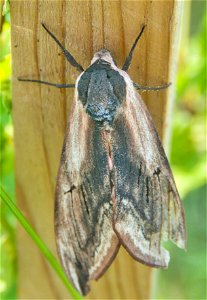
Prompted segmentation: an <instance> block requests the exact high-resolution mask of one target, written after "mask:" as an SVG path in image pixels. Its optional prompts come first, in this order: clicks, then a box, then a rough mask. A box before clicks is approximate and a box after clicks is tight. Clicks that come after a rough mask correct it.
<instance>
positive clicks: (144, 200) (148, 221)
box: [112, 71, 186, 267]
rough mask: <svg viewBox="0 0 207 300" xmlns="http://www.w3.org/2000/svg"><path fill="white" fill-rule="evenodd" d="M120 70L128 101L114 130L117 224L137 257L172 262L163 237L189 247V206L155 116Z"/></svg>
mask: <svg viewBox="0 0 207 300" xmlns="http://www.w3.org/2000/svg"><path fill="white" fill-rule="evenodd" d="M120 73H122V74H123V76H124V79H125V81H126V101H125V103H124V104H123V109H122V110H121V111H120V112H121V113H119V115H117V118H116V119H115V121H114V127H113V128H114V130H113V133H112V141H113V147H112V148H113V151H112V154H113V164H114V180H115V181H114V185H115V194H116V201H115V203H114V229H115V231H116V233H117V235H118V236H119V239H120V241H121V243H122V244H123V246H124V247H125V248H126V249H127V250H128V251H129V253H130V254H131V255H132V256H133V257H134V258H136V259H137V260H139V261H141V262H143V263H146V264H148V265H151V266H156V267H167V265H168V262H169V253H168V252H167V251H166V250H165V249H164V248H163V247H162V245H161V242H162V241H166V240H167V239H171V240H172V241H173V242H174V243H176V244H177V245H178V246H179V247H181V248H185V240H186V238H185V220H184V213H183V208H182V204H181V202H180V198H179V195H178V193H177V189H176V186H175V182H174V179H173V176H172V173H171V170H170V167H169V163H168V161H167V158H166V155H165V153H164V150H163V147H162V145H161V142H160V140H159V137H158V134H157V131H156V129H155V126H154V124H153V121H152V118H151V116H150V114H149V112H148V111H147V108H146V106H145V104H144V103H143V101H142V99H141V97H140V95H139V94H138V93H137V92H136V91H135V89H134V87H133V83H132V81H131V80H130V78H129V76H128V75H127V74H124V73H123V71H122V72H120ZM117 145H118V146H117ZM126 211H127V213H126Z"/></svg>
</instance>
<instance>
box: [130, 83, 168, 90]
mask: <svg viewBox="0 0 207 300" xmlns="http://www.w3.org/2000/svg"><path fill="white" fill-rule="evenodd" d="M171 84H172V83H171V82H169V83H166V84H163V85H158V86H143V85H140V84H138V83H136V82H133V85H134V87H135V88H136V89H137V90H145V91H159V90H163V89H167V88H168V87H169V86H170V85H171Z"/></svg>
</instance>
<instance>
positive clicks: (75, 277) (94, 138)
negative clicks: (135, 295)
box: [55, 95, 120, 294]
mask: <svg viewBox="0 0 207 300" xmlns="http://www.w3.org/2000/svg"><path fill="white" fill-rule="evenodd" d="M107 159H108V158H107V149H106V147H105V144H104V142H103V139H102V135H101V133H100V130H99V128H97V126H96V124H95V122H94V121H93V120H91V119H90V118H89V117H88V116H87V115H86V113H85V112H84V110H83V106H82V104H81V103H80V101H79V100H78V99H77V95H76V100H75V101H74V106H73V109H72V113H71V117H70V120H69V125H68V129H67V134H66V137H65V141H64V146H63V151H62V157H61V163H60V169H59V175H58V179H57V188H56V202H55V203H56V205H55V231H56V241H57V247H58V252H59V256H60V258H61V261H62V265H63V267H64V270H65V272H66V274H67V276H68V277H69V278H70V280H71V281H72V282H73V284H74V286H75V287H76V289H77V290H78V291H79V292H81V293H82V294H87V292H88V291H89V287H88V281H89V280H90V279H97V278H98V277H100V276H101V274H102V273H103V272H104V271H105V269H106V268H107V267H108V266H109V265H110V263H111V261H112V260H113V258H114V256H115V255H116V253H117V251H118V248H119V244H120V243H119V240H118V238H117V236H116V234H115V232H114V231H113V226H112V213H113V211H112V202H111V187H110V182H109V168H108V163H107Z"/></svg>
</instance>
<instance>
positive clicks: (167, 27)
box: [11, 0, 181, 299]
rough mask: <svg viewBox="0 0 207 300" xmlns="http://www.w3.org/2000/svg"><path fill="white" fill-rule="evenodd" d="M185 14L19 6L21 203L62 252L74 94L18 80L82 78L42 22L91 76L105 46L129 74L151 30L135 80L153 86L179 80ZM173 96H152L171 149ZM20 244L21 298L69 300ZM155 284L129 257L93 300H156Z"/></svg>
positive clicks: (21, 239)
mask: <svg viewBox="0 0 207 300" xmlns="http://www.w3.org/2000/svg"><path fill="white" fill-rule="evenodd" d="M180 11H181V2H180V1H178V2H176V1H173V0H169V1H127V0H126V1H99V0H97V1H87V0H85V1H64V0H53V1H51V0H50V1H46V0H44V1H43V0H42V1H37V0H32V1H26V0H25V1H23V0H21V1H15V0H13V1H11V25H12V27H11V35H12V68H13V120H14V135H15V170H16V196H17V202H18V205H19V207H20V208H21V209H22V211H23V212H24V214H25V215H26V217H27V218H28V219H29V220H30V222H31V224H32V225H33V226H34V228H35V229H36V230H37V232H38V233H39V234H40V236H41V237H42V238H43V240H44V241H45V242H46V243H47V245H48V246H49V248H50V249H51V250H52V251H53V253H54V254H56V247H55V239H54V229H53V228H54V220H53V215H54V213H53V210H54V189H55V182H56V175H57V168H58V164H59V158H60V153H61V147H62V143H63V138H64V133H65V127H66V119H67V116H68V112H69V109H70V103H71V100H72V98H73V91H72V90H60V89H56V88H53V87H49V86H44V85H39V84H34V83H23V82H18V80H17V77H18V76H22V77H27V78H35V79H42V80H47V81H50V82H60V83H64V82H67V83H74V82H75V79H76V77H77V76H78V72H77V71H76V70H75V69H74V68H72V67H71V66H70V65H69V64H68V62H67V61H66V60H65V58H64V57H63V55H62V54H61V51H60V49H59V48H58V46H57V45H56V44H55V43H54V41H53V40H52V39H51V38H50V37H49V36H48V35H47V33H46V32H45V31H44V30H43V28H42V26H41V22H44V23H45V24H47V26H48V27H49V28H50V30H51V31H52V32H53V33H54V34H55V35H56V36H57V37H58V38H59V39H60V40H61V41H63V43H64V44H65V46H66V48H67V49H69V50H70V51H71V53H72V54H73V55H74V57H75V58H76V59H77V61H78V62H79V63H80V64H82V65H83V66H84V68H86V67H87V66H88V65H89V64H90V60H91V58H92V56H93V53H94V52H95V51H97V50H99V49H100V48H103V47H104V48H107V49H108V50H110V51H111V52H112V53H113V55H114V57H115V59H116V61H117V63H118V65H119V66H121V65H122V64H123V62H124V58H125V57H126V55H127V53H128V51H129V49H130V47H131V45H132V43H133V41H134V40H135V38H136V36H137V34H138V33H139V31H140V29H141V26H142V25H143V24H146V25H147V27H146V30H145V33H144V35H143V36H142V38H141V40H140V42H139V45H138V47H137V49H136V50H135V54H134V57H133V61H132V65H131V68H130V70H129V74H130V75H131V77H132V78H133V80H134V81H136V82H139V83H140V84H142V85H149V86H152V85H160V84H163V83H166V82H169V81H174V80H173V77H174V74H175V65H176V57H177V46H176V45H177V40H178V34H177V32H178V29H179V19H180V18H179V16H180ZM173 89H174V87H173V86H172V87H171V88H170V89H168V91H161V92H148V93H143V98H144V100H145V101H146V103H147V106H148V108H149V110H150V112H151V114H152V117H153V119H154V121H155V124H156V126H157V128H158V131H159V134H160V136H161V137H162V139H165V141H166V140H167V139H166V136H168V135H166V132H167V131H166V128H167V124H168V123H169V119H170V115H171V106H172V105H171V103H172V98H173V97H172V95H173ZM168 127H169V126H168ZM17 242H18V294H19V299H69V295H68V293H67V291H66V290H65V288H64V286H63V284H62V283H61V282H60V281H59V279H57V276H56V274H55V273H54V271H53V270H51V268H50V267H49V266H48V264H47V263H46V262H45V260H44V258H43V257H42V255H41V254H40V252H39V250H38V249H37V248H36V246H35V245H34V243H33V241H31V240H30V238H29V237H28V236H27V234H26V233H25V232H24V231H23V230H22V229H21V228H19V227H18V231H17ZM151 276H152V269H151V268H149V267H146V266H143V265H141V264H139V263H138V262H136V261H134V260H133V259H132V258H131V257H130V256H129V255H128V254H127V253H126V251H125V250H124V249H122V250H121V251H120V252H119V254H118V256H117V258H116V260H115V262H114V263H113V264H112V266H111V267H110V268H109V270H108V271H107V272H106V274H105V275H104V276H103V277H102V278H101V279H100V280H99V281H98V282H93V283H92V285H91V287H92V289H91V293H90V294H89V296H88V299H101V298H102V299H148V298H149V297H150V291H151Z"/></svg>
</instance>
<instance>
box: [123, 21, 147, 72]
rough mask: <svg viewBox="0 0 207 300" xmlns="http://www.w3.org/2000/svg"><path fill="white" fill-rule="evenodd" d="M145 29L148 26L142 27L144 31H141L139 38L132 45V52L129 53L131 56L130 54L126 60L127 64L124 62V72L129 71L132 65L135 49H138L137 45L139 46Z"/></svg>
mask: <svg viewBox="0 0 207 300" xmlns="http://www.w3.org/2000/svg"><path fill="white" fill-rule="evenodd" d="M145 27H146V25H143V26H142V29H141V31H140V33H139V34H138V37H137V38H136V40H135V42H134V44H133V45H132V47H131V50H130V52H129V54H128V56H127V58H126V60H125V62H124V64H123V67H122V70H124V71H127V70H128V69H129V66H130V64H131V60H132V55H133V52H134V49H135V47H136V45H137V43H138V41H139V39H140V38H141V36H142V33H143V31H144V29H145Z"/></svg>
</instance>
